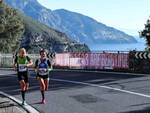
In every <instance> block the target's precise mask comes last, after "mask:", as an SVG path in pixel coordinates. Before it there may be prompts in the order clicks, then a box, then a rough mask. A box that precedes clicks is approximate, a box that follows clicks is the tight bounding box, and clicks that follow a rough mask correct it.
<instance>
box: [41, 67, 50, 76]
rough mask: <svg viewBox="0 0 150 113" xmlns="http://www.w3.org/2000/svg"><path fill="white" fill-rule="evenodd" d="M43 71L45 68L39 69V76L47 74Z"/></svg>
mask: <svg viewBox="0 0 150 113" xmlns="http://www.w3.org/2000/svg"><path fill="white" fill-rule="evenodd" d="M43 69H45V68H40V69H39V75H47V74H48V73H47V72H44V71H42V70H43Z"/></svg>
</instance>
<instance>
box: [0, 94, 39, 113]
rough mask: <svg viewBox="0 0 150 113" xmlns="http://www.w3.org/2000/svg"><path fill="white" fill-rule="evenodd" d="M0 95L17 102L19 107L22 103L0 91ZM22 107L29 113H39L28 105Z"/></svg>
mask: <svg viewBox="0 0 150 113" xmlns="http://www.w3.org/2000/svg"><path fill="white" fill-rule="evenodd" d="M0 94H1V95H4V96H6V97H8V98H10V99H11V100H13V101H15V102H17V103H18V104H20V105H21V103H22V102H21V101H20V100H18V99H16V98H15V97H13V96H10V95H8V94H7V93H4V92H1V91H0ZM22 107H23V108H25V109H26V110H27V111H28V112H29V113H40V112H39V111H37V110H36V109H34V108H33V107H31V106H30V105H28V104H27V105H25V106H22Z"/></svg>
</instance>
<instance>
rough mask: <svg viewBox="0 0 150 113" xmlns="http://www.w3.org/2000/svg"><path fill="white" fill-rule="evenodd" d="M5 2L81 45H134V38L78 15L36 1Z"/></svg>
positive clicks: (8, 0) (15, 0) (17, 0)
mask: <svg viewBox="0 0 150 113" xmlns="http://www.w3.org/2000/svg"><path fill="white" fill-rule="evenodd" d="M6 2H7V3H8V4H9V5H11V6H12V7H15V8H17V9H19V10H21V11H22V12H24V13H25V14H27V15H28V16H30V17H32V18H34V19H36V20H38V21H40V22H42V23H44V24H46V25H48V26H51V27H53V28H55V29H58V30H60V31H62V32H65V33H66V34H67V35H68V36H69V37H70V38H71V39H73V40H76V41H78V42H81V43H86V44H88V45H91V44H99V43H136V42H137V41H136V40H135V38H134V37H132V36H130V35H127V34H125V33H124V32H121V31H119V30H117V29H115V28H112V27H108V26H106V25H104V24H102V23H99V22H97V21H96V20H94V19H92V18H90V17H87V16H84V15H82V14H79V13H75V12H70V11H67V10H64V9H59V10H54V11H52V10H50V9H47V8H45V7H43V6H42V5H40V4H39V3H38V2H37V0H21V1H20V0H13V1H12V0H6Z"/></svg>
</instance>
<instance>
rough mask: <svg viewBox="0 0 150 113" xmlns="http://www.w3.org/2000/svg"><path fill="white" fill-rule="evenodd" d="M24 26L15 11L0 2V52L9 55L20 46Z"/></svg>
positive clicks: (3, 2)
mask: <svg viewBox="0 0 150 113" xmlns="http://www.w3.org/2000/svg"><path fill="white" fill-rule="evenodd" d="M23 33H24V25H23V23H22V21H21V19H19V18H18V16H17V10H16V9H14V8H11V7H9V6H8V5H7V4H6V3H5V1H4V0H0V48H1V49H0V52H3V53H10V52H13V51H15V50H16V49H17V48H19V46H20V43H19V41H20V39H21V36H22V34H23Z"/></svg>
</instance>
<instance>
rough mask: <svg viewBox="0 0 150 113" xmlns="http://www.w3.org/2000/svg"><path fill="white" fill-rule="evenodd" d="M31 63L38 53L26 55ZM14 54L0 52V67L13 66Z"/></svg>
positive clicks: (37, 56)
mask: <svg viewBox="0 0 150 113" xmlns="http://www.w3.org/2000/svg"><path fill="white" fill-rule="evenodd" d="M28 56H29V57H30V58H31V59H32V61H33V63H34V62H35V61H36V59H38V58H39V54H29V55H28ZM14 59H15V55H13V54H0V67H1V68H4V67H13V63H14Z"/></svg>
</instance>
